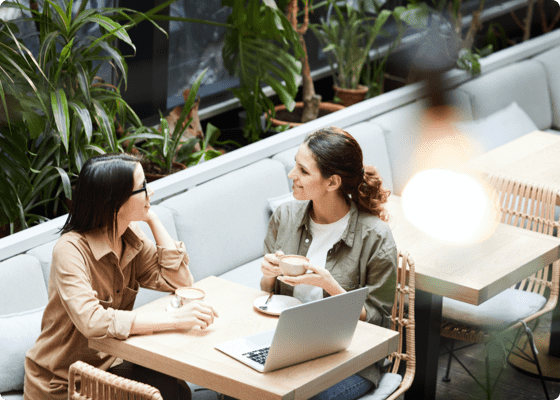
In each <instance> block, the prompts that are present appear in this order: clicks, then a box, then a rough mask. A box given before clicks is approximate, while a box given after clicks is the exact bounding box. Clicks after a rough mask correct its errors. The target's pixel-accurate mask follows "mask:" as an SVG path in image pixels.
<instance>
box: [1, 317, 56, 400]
mask: <svg viewBox="0 0 560 400" xmlns="http://www.w3.org/2000/svg"><path fill="white" fill-rule="evenodd" d="M44 310H45V307H44V306H43V307H39V308H37V309H34V310H28V311H24V312H21V313H15V314H8V315H0V393H2V392H7V391H10V390H22V389H23V378H24V376H25V367H24V363H25V353H26V352H27V350H29V349H30V348H31V347H33V345H34V344H35V341H36V340H37V338H38V337H39V334H40V333H41V320H42V318H43V311H44Z"/></svg>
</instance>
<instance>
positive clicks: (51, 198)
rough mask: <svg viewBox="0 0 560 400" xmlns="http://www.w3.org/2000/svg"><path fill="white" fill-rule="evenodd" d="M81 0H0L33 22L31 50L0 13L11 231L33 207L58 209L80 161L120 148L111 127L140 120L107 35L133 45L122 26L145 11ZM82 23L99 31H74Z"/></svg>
mask: <svg viewBox="0 0 560 400" xmlns="http://www.w3.org/2000/svg"><path fill="white" fill-rule="evenodd" d="M173 1H174V0H170V1H168V3H171V2H173ZM86 3H87V0H82V1H81V3H80V6H79V9H78V11H77V12H73V4H74V1H73V0H68V1H66V2H64V3H63V2H62V1H51V0H44V2H41V4H40V7H39V9H37V10H35V9H32V8H29V7H26V6H25V5H23V4H21V3H20V2H19V1H9V2H4V3H3V4H2V6H3V7H12V8H19V9H20V10H22V11H23V12H24V13H25V14H26V15H30V17H28V18H24V20H27V21H34V22H35V24H36V26H38V29H39V31H38V33H37V35H38V41H39V51H38V54H33V53H32V52H31V51H30V50H29V48H28V47H26V45H25V43H24V41H23V40H22V39H21V37H20V34H19V31H18V28H17V25H16V24H15V23H14V22H13V21H4V20H1V19H0V192H2V196H0V197H2V200H0V225H4V224H6V223H10V230H11V231H12V232H13V231H15V230H18V229H24V228H26V227H28V226H29V225H31V224H33V223H35V222H37V221H38V220H41V219H43V217H41V216H39V215H36V214H35V213H34V211H33V210H34V209H35V208H36V207H37V206H44V207H45V209H46V208H47V206H48V207H51V208H54V209H56V208H58V202H59V198H60V196H61V194H62V192H64V194H65V196H66V197H67V198H68V199H71V196H72V192H71V184H72V181H73V180H74V179H75V178H76V177H77V175H78V174H79V171H80V170H81V167H82V165H83V164H84V162H85V161H86V160H87V159H88V158H90V157H91V156H93V155H95V154H97V153H104V152H120V151H123V149H122V146H121V145H120V144H119V141H118V137H117V131H126V130H127V129H129V128H128V126H131V127H137V126H140V125H141V123H140V120H139V118H138V116H137V115H136V114H135V113H134V111H133V110H132V109H131V108H130V107H129V106H128V104H127V103H126V102H125V101H124V100H123V99H122V97H121V94H120V89H119V87H120V86H121V84H124V85H125V86H126V77H127V65H126V61H125V59H124V57H123V56H122V55H121V53H120V51H119V50H118V48H117V47H116V45H115V44H116V43H115V42H116V40H120V41H123V42H125V43H127V44H128V45H129V46H131V47H132V48H133V49H135V46H134V44H133V43H132V41H131V40H130V37H129V35H128V33H127V31H126V30H127V29H129V28H131V27H132V26H134V25H136V24H137V23H139V22H140V21H142V20H144V19H148V20H150V18H149V17H147V16H146V14H142V13H139V12H136V11H134V10H130V9H125V8H101V9H89V10H86V9H85V5H86ZM117 18H124V19H125V20H126V21H127V22H126V23H125V24H120V23H118V22H116V21H115V19H117ZM150 21H151V20H150ZM151 22H152V23H153V21H151ZM89 24H95V25H97V26H98V27H99V29H100V31H101V36H100V37H92V36H86V35H84V34H83V33H81V32H83V29H82V28H84V27H85V26H86V25H89ZM156 26H157V25H156ZM158 29H159V28H158ZM160 30H161V29H160ZM161 31H162V32H163V33H164V34H165V32H164V31H163V30H161ZM104 63H109V64H110V65H111V66H112V67H113V68H114V69H115V70H116V72H117V75H118V76H119V79H118V83H117V84H116V86H115V85H112V84H110V83H107V82H104V81H103V80H102V79H101V78H99V77H98V76H97V73H98V71H99V69H100V68H101V66H102V65H103V64H104ZM43 214H44V213H43Z"/></svg>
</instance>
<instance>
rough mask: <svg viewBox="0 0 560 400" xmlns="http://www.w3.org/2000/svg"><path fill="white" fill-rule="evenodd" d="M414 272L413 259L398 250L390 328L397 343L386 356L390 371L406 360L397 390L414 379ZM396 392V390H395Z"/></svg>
mask: <svg viewBox="0 0 560 400" xmlns="http://www.w3.org/2000/svg"><path fill="white" fill-rule="evenodd" d="M415 279H416V274H415V270H414V261H413V260H412V258H410V256H409V254H408V253H406V252H401V251H399V255H398V269H397V288H396V290H395V301H394V303H393V309H392V314H391V329H392V330H394V331H397V332H399V334H400V336H399V345H398V349H397V351H396V352H394V353H392V354H391V355H390V356H389V357H388V358H389V361H392V362H393V366H392V368H391V371H390V372H392V373H395V374H396V373H398V371H399V367H400V364H401V361H406V371H405V374H404V377H403V381H402V383H401V386H400V388H399V390H398V392H399V393H402V392H404V391H405V390H407V389H408V388H409V387H410V385H411V384H412V381H413V379H414V373H415V370H416V347H415V321H414V291H415ZM404 340H406V350H405V351H403V347H404V346H403V341H404ZM395 394H397V392H395Z"/></svg>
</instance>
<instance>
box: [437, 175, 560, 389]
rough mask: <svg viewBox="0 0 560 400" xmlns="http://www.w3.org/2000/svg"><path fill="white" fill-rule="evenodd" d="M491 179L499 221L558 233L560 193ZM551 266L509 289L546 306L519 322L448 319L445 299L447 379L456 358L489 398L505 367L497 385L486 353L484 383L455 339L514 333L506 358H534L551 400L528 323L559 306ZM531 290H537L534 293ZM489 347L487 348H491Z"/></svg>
mask: <svg viewBox="0 0 560 400" xmlns="http://www.w3.org/2000/svg"><path fill="white" fill-rule="evenodd" d="M489 182H490V184H491V185H492V187H493V188H494V189H495V190H496V192H497V195H498V201H499V205H500V209H501V221H500V222H502V223H506V224H511V225H514V226H517V227H520V228H525V229H530V230H532V231H535V232H540V233H544V234H547V235H555V236H558V221H555V218H554V211H555V205H556V197H557V195H558V194H557V193H556V192H554V191H553V190H550V189H548V188H542V187H538V186H535V185H530V184H528V183H525V182H518V181H515V180H513V179H507V178H504V177H501V176H491V177H489ZM549 269H550V268H549V266H547V267H545V268H543V269H542V270H540V271H538V272H537V273H536V274H534V275H532V276H531V277H529V278H527V279H525V280H523V281H521V282H519V283H518V284H516V285H514V286H513V287H512V288H511V289H508V291H509V292H510V293H513V294H514V295H521V293H520V292H518V291H524V292H525V293H523V296H532V298H533V299H538V296H541V299H540V303H537V304H544V306H542V308H540V309H537V310H536V312H533V313H531V314H530V315H526V316H524V317H522V318H519V319H518V320H517V321H515V322H513V323H511V324H509V325H508V326H500V327H499V328H498V329H496V327H493V328H492V327H490V328H489V326H483V327H481V326H472V325H469V324H464V323H461V322H457V321H450V320H447V319H446V302H445V300H447V299H444V307H443V312H442V314H443V321H442V327H441V335H442V336H444V337H447V338H450V339H453V341H452V342H451V349H449V359H448V365H447V373H446V375H445V377H444V378H443V380H444V381H445V382H449V368H450V365H451V360H452V358H454V359H455V360H457V361H458V362H459V364H460V365H461V366H462V367H463V368H464V369H465V370H466V371H467V372H468V373H469V375H471V377H473V378H474V379H475V381H476V382H477V383H478V384H479V385H480V386H481V387H482V388H483V389H485V390H486V392H487V397H488V398H489V399H490V398H491V396H492V392H493V390H494V388H495V386H496V384H497V382H498V380H499V378H500V375H501V372H502V371H503V368H502V369H500V372H499V374H498V375H497V377H496V381H495V382H494V385H491V379H490V371H489V360H488V352H487V353H486V369H487V371H486V383H485V384H482V383H481V382H480V381H479V380H478V379H476V377H475V376H474V375H473V374H472V373H471V372H470V371H469V370H468V369H467V368H466V366H465V365H464V364H463V363H462V362H461V361H460V360H459V358H457V357H456V355H455V354H454V349H453V347H454V341H455V340H461V341H465V342H469V343H470V344H469V345H467V346H464V347H462V348H465V347H468V346H470V345H472V344H479V343H487V344H488V343H489V342H491V341H493V340H494V339H497V338H499V339H500V340H502V339H503V338H504V337H506V338H507V335H506V334H511V335H510V336H511V337H513V340H511V339H510V340H508V341H507V342H506V343H507V344H506V346H505V350H506V357H507V358H506V359H509V356H510V354H511V353H512V352H513V353H514V354H516V355H518V356H520V357H522V358H524V359H526V360H531V362H533V363H535V364H536V367H537V370H538V372H539V376H540V380H541V382H542V386H543V389H544V392H545V395H546V398H547V399H549V395H548V391H547V388H546V384H545V382H544V380H543V377H542V372H541V369H540V365H539V364H538V359H537V358H536V355H535V347H534V340H533V337H532V331H531V329H530V328H529V327H528V325H527V324H530V325H534V327H536V325H537V324H538V318H539V317H540V316H541V315H543V314H545V313H547V312H550V311H552V310H553V309H554V307H555V306H556V302H557V300H558V291H559V289H558V283H559V277H560V261H556V262H554V263H553V264H552V270H551V271H549ZM546 288H548V289H549V296H548V300H547V299H546V297H545V296H546V293H545V289H546ZM512 290H513V291H512ZM529 293H534V294H535V295H532V294H529ZM499 296H500V295H499ZM497 297H498V296H496V298H497ZM494 299H495V298H491V299H490V300H488V301H487V303H488V305H486V307H491V306H492V305H493V304H495V303H496V301H497V300H496V301H495V300H494ZM484 304H486V303H484ZM467 307H474V308H476V307H477V306H470V305H467ZM478 307H481V306H478ZM514 308H515V306H513V305H512V309H514ZM523 332H525V333H526V334H527V341H526V342H525V343H526V344H527V343H529V345H528V347H529V348H530V350H531V353H532V357H531V354H528V351H529V350H528V349H527V348H526V347H527V346H522V347H519V346H518V345H517V344H518V339H519V338H520V336H521V334H522V333H523ZM502 344H503V341H502ZM486 350H488V348H487V349H486ZM455 351H457V350H455ZM505 365H506V363H505V362H504V367H505Z"/></svg>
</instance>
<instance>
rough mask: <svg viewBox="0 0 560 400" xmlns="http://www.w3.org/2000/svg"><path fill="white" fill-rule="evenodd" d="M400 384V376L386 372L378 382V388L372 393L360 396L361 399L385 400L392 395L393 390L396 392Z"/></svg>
mask: <svg viewBox="0 0 560 400" xmlns="http://www.w3.org/2000/svg"><path fill="white" fill-rule="evenodd" d="M401 382H402V376H401V375H399V374H393V373H391V372H387V373H385V374H383V375H381V379H380V380H379V386H378V387H377V389H374V390H373V392H371V393H368V394H366V395H365V396H362V397H361V399H365V400H385V399H386V398H387V397H389V396H390V395H391V394H393V393H394V392H395V390H397V388H398V387H399V385H400V384H401Z"/></svg>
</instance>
